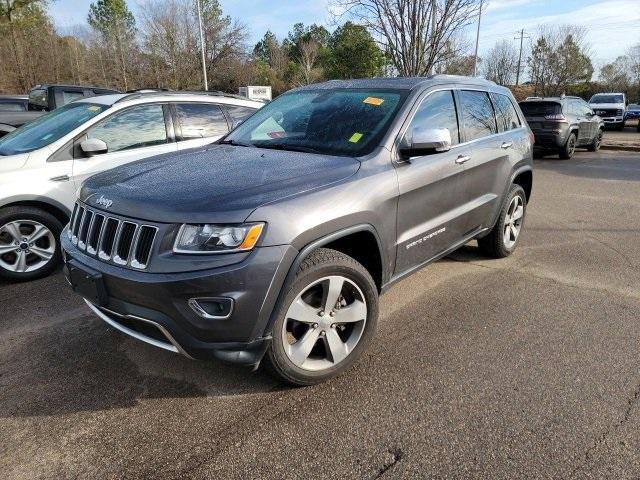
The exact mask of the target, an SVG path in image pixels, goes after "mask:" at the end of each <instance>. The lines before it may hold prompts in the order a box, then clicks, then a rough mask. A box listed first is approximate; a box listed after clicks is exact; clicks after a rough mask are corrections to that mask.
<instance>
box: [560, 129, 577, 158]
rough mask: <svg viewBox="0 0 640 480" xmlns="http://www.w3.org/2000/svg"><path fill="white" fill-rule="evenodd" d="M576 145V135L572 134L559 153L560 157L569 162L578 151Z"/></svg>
mask: <svg viewBox="0 0 640 480" xmlns="http://www.w3.org/2000/svg"><path fill="white" fill-rule="evenodd" d="M576 143H577V138H576V134H575V133H571V134H570V135H569V138H567V142H566V143H565V144H564V146H563V147H561V148H560V151H559V152H558V155H559V157H560V158H561V159H563V160H569V159H570V158H571V157H573V154H574V153H575V151H576Z"/></svg>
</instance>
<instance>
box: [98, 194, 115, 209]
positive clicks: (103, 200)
mask: <svg viewBox="0 0 640 480" xmlns="http://www.w3.org/2000/svg"><path fill="white" fill-rule="evenodd" d="M96 205H102V206H103V207H104V208H109V207H110V206H111V205H113V200H109V199H108V198H105V196H104V195H100V198H99V199H97V200H96Z"/></svg>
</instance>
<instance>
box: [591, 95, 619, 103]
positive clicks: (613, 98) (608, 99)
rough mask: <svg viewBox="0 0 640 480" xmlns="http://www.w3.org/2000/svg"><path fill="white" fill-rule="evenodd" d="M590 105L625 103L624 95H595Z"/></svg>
mask: <svg viewBox="0 0 640 480" xmlns="http://www.w3.org/2000/svg"><path fill="white" fill-rule="evenodd" d="M589 103H624V100H623V99H622V95H594V96H593V97H591V100H589Z"/></svg>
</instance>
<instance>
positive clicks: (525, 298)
mask: <svg viewBox="0 0 640 480" xmlns="http://www.w3.org/2000/svg"><path fill="white" fill-rule="evenodd" d="M533 195H534V196H533V199H532V202H531V204H530V208H529V211H528V217H527V220H526V225H525V231H524V234H523V235H524V236H523V237H522V239H521V244H520V246H519V249H518V250H517V251H516V253H515V254H514V255H513V256H512V257H510V258H508V259H505V260H499V261H496V260H488V259H485V258H483V257H481V256H480V255H479V254H478V252H477V250H476V247H475V245H474V244H470V245H469V246H467V247H465V248H464V249H462V250H461V251H459V252H457V253H455V254H454V255H453V256H452V257H450V258H447V259H445V260H442V261H440V262H438V263H436V264H434V265H432V266H430V267H428V268H426V269H424V270H422V271H421V272H420V273H418V274H416V275H414V276H413V277H411V278H409V279H407V280H405V281H403V282H401V283H400V284H397V285H396V286H394V287H393V288H392V289H391V290H390V291H389V292H388V293H387V294H385V295H384V296H383V297H382V299H381V318H380V323H379V330H378V334H377V338H376V340H375V341H374V342H373V344H372V348H370V350H369V351H368V352H367V353H366V354H365V355H364V356H363V358H362V359H361V361H360V362H359V363H358V364H357V365H356V366H355V367H354V368H353V369H352V370H351V371H350V372H349V373H347V374H346V375H343V376H342V377H339V378H338V379H336V380H334V381H331V382H329V383H326V384H323V385H319V386H315V387H310V388H303V389H291V388H288V387H284V386H282V385H280V384H278V383H276V382H275V381H274V380H272V379H271V378H270V377H268V376H266V375H265V374H263V373H260V372H258V373H254V374H252V373H250V372H248V371H245V370H242V369H239V368H234V367H228V366H225V365H221V364H218V363H202V362H194V361H190V360H187V359H185V358H182V357H180V356H177V355H174V354H171V353H167V352H164V351H162V350H159V349H155V348H153V347H151V346H148V345H145V344H142V343H139V342H137V341H135V340H133V339H130V338H127V337H125V336H124V335H122V334H120V333H119V332H116V331H114V330H112V329H110V328H108V327H107V326H106V325H104V324H103V323H102V322H101V321H100V320H98V319H97V318H95V317H94V316H93V315H91V314H90V313H89V311H88V309H87V308H86V307H84V306H83V303H82V302H81V301H80V300H79V299H78V298H77V297H75V296H74V295H72V294H71V292H70V291H69V290H68V289H67V286H66V284H65V281H64V279H63V277H62V275H61V274H60V273H59V274H57V275H55V276H53V277H51V278H48V279H45V280H41V281H36V282H32V283H27V284H19V285H12V284H6V283H4V284H0V314H1V316H0V478H2V479H7V480H8V479H23V478H56V479H58V478H125V477H126V478H212V479H220V478H243V479H249V478H268V477H270V478H364V479H373V478H381V477H382V478H399V477H404V478H415V477H420V478H423V477H493V478H515V477H518V478H521V477H544V478H549V477H554V478H616V479H618V478H637V477H638V476H640V369H639V368H638V367H639V363H640V362H639V360H640V355H639V346H640V342H639V340H640V241H639V240H640V235H639V234H638V233H639V229H640V154H639V153H625V152H600V153H597V154H592V153H584V152H580V153H578V154H577V156H576V157H575V158H574V159H573V160H570V161H560V160H557V159H552V158H549V159H545V160H541V161H537V162H536V172H535V177H534V194H533Z"/></svg>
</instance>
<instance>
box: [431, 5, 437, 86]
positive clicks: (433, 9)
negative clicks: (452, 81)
mask: <svg viewBox="0 0 640 480" xmlns="http://www.w3.org/2000/svg"><path fill="white" fill-rule="evenodd" d="M436 12H437V10H436V0H431V48H432V49H434V48H435V46H436ZM435 73H436V56H435V55H433V58H432V59H431V75H435Z"/></svg>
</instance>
